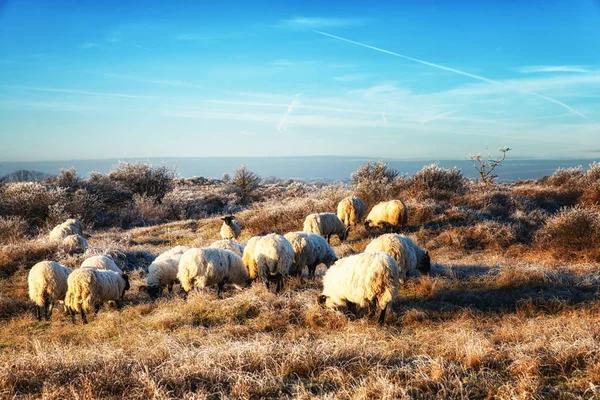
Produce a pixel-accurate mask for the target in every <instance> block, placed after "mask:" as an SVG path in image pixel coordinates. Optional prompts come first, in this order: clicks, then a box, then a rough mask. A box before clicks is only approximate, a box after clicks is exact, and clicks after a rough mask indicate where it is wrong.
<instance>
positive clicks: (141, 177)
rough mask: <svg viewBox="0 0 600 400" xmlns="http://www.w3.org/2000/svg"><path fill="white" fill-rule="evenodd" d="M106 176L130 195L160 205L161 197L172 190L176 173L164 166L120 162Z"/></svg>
mask: <svg viewBox="0 0 600 400" xmlns="http://www.w3.org/2000/svg"><path fill="white" fill-rule="evenodd" d="M108 176H109V178H110V179H112V180H113V181H115V182H119V183H120V184H121V185H123V187H125V188H126V189H128V190H129V191H131V192H132V193H134V194H137V195H141V196H146V197H149V198H151V199H152V200H153V201H155V202H157V203H160V202H161V201H162V199H163V197H165V195H166V194H167V193H168V192H169V191H171V189H172V188H173V180H174V179H175V177H176V176H177V173H176V171H175V170H174V169H172V168H171V167H169V166H167V165H164V164H161V165H152V164H145V163H140V162H137V163H126V162H120V163H119V164H117V165H116V166H115V167H113V169H112V170H111V171H110V174H109V175H108Z"/></svg>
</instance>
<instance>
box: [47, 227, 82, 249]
mask: <svg viewBox="0 0 600 400" xmlns="http://www.w3.org/2000/svg"><path fill="white" fill-rule="evenodd" d="M70 235H81V236H83V232H81V229H80V228H79V226H78V225H77V224H68V223H66V222H63V223H62V224H60V225H57V226H55V227H54V229H52V231H50V242H51V243H54V244H61V243H62V241H63V240H64V238H66V237H67V236H70Z"/></svg>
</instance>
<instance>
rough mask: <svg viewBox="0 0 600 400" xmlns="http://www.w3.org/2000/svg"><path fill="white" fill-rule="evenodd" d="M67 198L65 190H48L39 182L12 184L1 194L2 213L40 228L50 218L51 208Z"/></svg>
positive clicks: (0, 211) (0, 208) (0, 209)
mask: <svg viewBox="0 0 600 400" xmlns="http://www.w3.org/2000/svg"><path fill="white" fill-rule="evenodd" d="M65 198H66V194H65V190H64V189H60V188H58V189H53V188H48V187H46V186H44V185H42V184H41V183H38V182H19V183H11V184H7V185H5V187H4V190H3V191H2V193H0V213H2V214H3V215H5V216H11V215H13V216H19V217H22V218H24V219H26V220H28V221H29V222H31V223H34V224H36V225H38V226H39V225H42V224H43V223H44V221H45V220H46V218H47V217H48V214H49V211H50V206H51V205H53V204H56V203H59V202H64V200H65Z"/></svg>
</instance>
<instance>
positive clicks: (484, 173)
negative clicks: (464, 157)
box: [469, 147, 512, 185]
mask: <svg viewBox="0 0 600 400" xmlns="http://www.w3.org/2000/svg"><path fill="white" fill-rule="evenodd" d="M510 150H512V149H511V148H509V147H502V148H500V149H498V151H499V152H500V153H502V158H497V159H493V158H492V156H491V155H488V158H487V159H485V158H483V156H482V155H481V153H479V154H477V155H474V156H470V157H469V159H470V160H471V161H473V163H474V168H475V170H476V171H477V173H478V174H479V177H480V178H481V182H483V183H484V184H486V185H490V184H492V183H494V181H495V180H496V178H498V175H496V174H494V170H495V169H496V168H497V167H499V166H500V165H502V162H504V160H505V159H506V153H508V152H509V151H510Z"/></svg>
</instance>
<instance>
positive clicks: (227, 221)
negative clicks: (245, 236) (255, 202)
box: [221, 215, 242, 239]
mask: <svg viewBox="0 0 600 400" xmlns="http://www.w3.org/2000/svg"><path fill="white" fill-rule="evenodd" d="M221 219H222V220H223V225H221V239H237V238H238V237H239V236H240V234H241V233H242V227H241V226H240V223H239V222H238V221H237V220H236V219H235V217H234V216H233V215H229V216H227V217H223V218H221Z"/></svg>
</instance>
